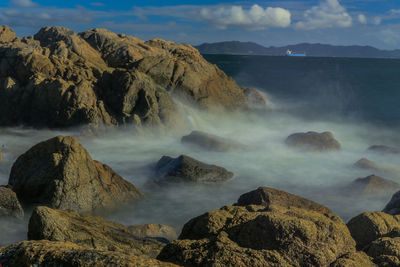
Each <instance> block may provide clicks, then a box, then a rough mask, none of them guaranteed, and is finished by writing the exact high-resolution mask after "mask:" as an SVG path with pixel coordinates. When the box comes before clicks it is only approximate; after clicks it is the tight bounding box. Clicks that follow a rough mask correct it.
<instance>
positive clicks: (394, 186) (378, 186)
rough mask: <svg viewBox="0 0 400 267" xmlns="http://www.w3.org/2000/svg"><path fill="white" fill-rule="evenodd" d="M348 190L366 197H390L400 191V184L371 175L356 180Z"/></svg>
mask: <svg viewBox="0 0 400 267" xmlns="http://www.w3.org/2000/svg"><path fill="white" fill-rule="evenodd" d="M346 189H347V190H348V191H349V192H351V193H352V194H357V195H364V196H366V195H389V194H393V193H394V192H396V191H398V190H400V184H398V183H396V182H394V181H392V180H388V179H385V178H382V177H379V176H376V175H369V176H367V177H364V178H358V179H356V180H354V181H353V182H351V183H350V184H349V185H348V186H347V188H346Z"/></svg>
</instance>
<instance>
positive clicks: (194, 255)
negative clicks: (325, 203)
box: [157, 205, 355, 266]
mask: <svg viewBox="0 0 400 267" xmlns="http://www.w3.org/2000/svg"><path fill="white" fill-rule="evenodd" d="M354 252H355V242H354V240H353V238H352V237H351V235H350V233H349V230H348V229H347V227H346V225H345V224H344V223H343V221H342V220H341V219H340V218H339V217H337V216H335V215H333V214H323V213H321V212H319V211H313V210H307V209H302V208H297V207H291V208H284V207H280V208H278V206H277V208H275V209H273V210H268V209H266V207H265V206H261V205H260V206H257V205H249V206H226V207H223V208H221V209H219V210H213V211H210V212H207V213H205V214H204V215H201V216H199V217H197V218H194V219H192V220H190V221H189V222H188V223H186V224H185V226H184V227H183V230H182V233H181V235H180V236H179V240H175V241H172V242H171V243H170V244H168V245H167V246H166V247H164V249H163V250H162V251H161V253H160V254H159V255H158V257H157V258H158V259H159V260H164V261H169V262H173V263H176V264H181V265H184V266H211V265H218V266H329V265H330V264H332V263H334V262H335V261H337V260H338V259H339V258H341V257H343V255H347V254H350V253H354Z"/></svg>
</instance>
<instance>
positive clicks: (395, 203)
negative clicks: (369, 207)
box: [383, 191, 400, 215]
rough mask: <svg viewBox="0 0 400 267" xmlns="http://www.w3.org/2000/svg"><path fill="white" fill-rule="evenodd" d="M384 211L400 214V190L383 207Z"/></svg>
mask: <svg viewBox="0 0 400 267" xmlns="http://www.w3.org/2000/svg"><path fill="white" fill-rule="evenodd" d="M383 212H386V213H388V214H392V215H397V214H400V191H398V192H396V193H395V194H393V196H392V198H391V199H390V201H389V203H388V204H386V206H385V208H384V209H383Z"/></svg>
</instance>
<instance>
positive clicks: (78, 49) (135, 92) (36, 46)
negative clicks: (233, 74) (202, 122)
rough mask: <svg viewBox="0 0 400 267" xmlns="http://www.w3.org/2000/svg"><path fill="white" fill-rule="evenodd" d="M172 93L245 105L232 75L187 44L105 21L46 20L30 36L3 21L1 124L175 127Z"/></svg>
mask: <svg viewBox="0 0 400 267" xmlns="http://www.w3.org/2000/svg"><path fill="white" fill-rule="evenodd" d="M172 96H174V97H176V96H179V97H180V98H183V99H185V100H186V101H188V102H190V103H192V104H193V105H194V106H198V107H202V108H206V109H214V108H215V109H222V110H233V109H241V108H246V107H247V104H246V99H245V96H244V94H243V92H242V90H241V89H240V87H239V86H238V85H237V84H236V83H235V82H234V81H233V79H232V78H230V77H228V76H227V75H226V74H225V73H224V72H222V71H221V70H220V69H218V67H217V66H215V65H213V64H210V63H208V62H207V61H206V60H205V59H204V58H203V57H202V56H201V55H200V53H199V52H198V51H197V50H196V49H195V48H193V47H191V46H190V45H181V44H175V43H172V42H166V41H163V40H160V39H154V40H151V41H148V42H144V41H142V40H139V39H137V38H135V37H133V36H128V35H122V34H115V33H112V32H110V31H108V30H105V29H92V30H88V31H86V32H83V33H80V34H79V35H78V34H75V33H74V32H73V31H72V30H70V29H67V28H63V27H44V28H42V29H41V30H40V31H39V32H38V33H37V34H35V35H34V37H33V38H32V37H24V38H16V37H15V35H14V34H13V32H12V31H11V30H10V29H9V28H7V27H2V28H1V29H0V112H1V114H3V116H2V117H1V118H0V125H3V126H14V125H29V126H35V127H56V128H62V127H71V126H80V125H99V124H105V125H121V124H127V123H132V122H133V123H136V125H142V124H143V125H147V124H149V125H150V126H159V127H164V126H165V127H176V126H177V122H178V123H180V124H181V123H182V121H183V120H182V117H181V115H180V114H179V111H178V109H177V107H176V104H175V102H174V100H173V98H172ZM138 122H139V123H138ZM180 124H178V125H180Z"/></svg>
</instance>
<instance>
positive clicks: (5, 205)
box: [0, 186, 24, 219]
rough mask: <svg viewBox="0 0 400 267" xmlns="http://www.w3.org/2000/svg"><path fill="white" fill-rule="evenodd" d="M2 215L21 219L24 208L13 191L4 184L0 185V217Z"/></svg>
mask: <svg viewBox="0 0 400 267" xmlns="http://www.w3.org/2000/svg"><path fill="white" fill-rule="evenodd" d="M3 217H14V218H17V219H22V218H23V217H24V210H23V209H22V207H21V204H20V203H19V201H18V198H17V195H16V194H15V193H14V191H12V190H11V189H10V188H7V187H5V186H0V218H3Z"/></svg>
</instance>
